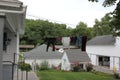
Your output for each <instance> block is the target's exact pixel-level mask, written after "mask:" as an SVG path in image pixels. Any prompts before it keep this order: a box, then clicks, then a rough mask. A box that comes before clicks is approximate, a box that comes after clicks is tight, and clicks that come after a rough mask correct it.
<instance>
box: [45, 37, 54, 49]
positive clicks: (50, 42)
mask: <svg viewBox="0 0 120 80" xmlns="http://www.w3.org/2000/svg"><path fill="white" fill-rule="evenodd" d="M46 42H47V48H46V51H48V48H49V46H50V45H51V44H52V50H53V51H55V42H56V38H46Z"/></svg>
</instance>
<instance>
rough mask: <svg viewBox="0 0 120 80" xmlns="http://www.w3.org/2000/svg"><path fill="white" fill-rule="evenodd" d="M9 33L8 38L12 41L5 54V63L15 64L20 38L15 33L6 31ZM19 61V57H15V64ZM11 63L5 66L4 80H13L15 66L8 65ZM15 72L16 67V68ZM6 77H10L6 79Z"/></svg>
mask: <svg viewBox="0 0 120 80" xmlns="http://www.w3.org/2000/svg"><path fill="white" fill-rule="evenodd" d="M5 31H6V32H7V36H8V38H9V39H10V40H11V41H10V44H8V46H7V49H6V51H4V52H3V61H10V62H14V53H17V52H18V45H19V44H18V42H19V41H18V40H19V36H18V35H16V34H15V33H13V32H11V31H10V30H8V29H7V30H5ZM16 61H17V55H15V62H16ZM4 63H6V62H4ZM8 64H10V63H7V64H4V67H3V73H4V74H3V80H12V74H11V73H12V66H13V65H8ZM14 70H15V67H14ZM6 75H7V76H8V77H6Z"/></svg>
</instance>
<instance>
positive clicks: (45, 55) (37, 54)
mask: <svg viewBox="0 0 120 80" xmlns="http://www.w3.org/2000/svg"><path fill="white" fill-rule="evenodd" d="M46 47H47V45H46V44H42V45H41V46H38V47H36V48H35V49H32V50H31V51H29V52H26V53H25V54H24V57H25V59H61V58H62V54H61V53H60V52H58V51H52V48H51V47H49V49H48V52H47V51H46Z"/></svg>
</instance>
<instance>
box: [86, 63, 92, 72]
mask: <svg viewBox="0 0 120 80" xmlns="http://www.w3.org/2000/svg"><path fill="white" fill-rule="evenodd" d="M92 69H93V65H92V64H91V63H87V64H86V70H87V72H90V71H92Z"/></svg>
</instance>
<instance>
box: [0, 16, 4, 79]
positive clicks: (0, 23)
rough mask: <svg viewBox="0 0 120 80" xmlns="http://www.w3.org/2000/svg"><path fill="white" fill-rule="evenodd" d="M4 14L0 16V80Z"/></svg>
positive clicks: (0, 75)
mask: <svg viewBox="0 0 120 80" xmlns="http://www.w3.org/2000/svg"><path fill="white" fill-rule="evenodd" d="M4 19H5V17H4V16H0V80H3V79H2V73H3V69H2V63H3V62H2V57H3V33H4Z"/></svg>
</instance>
